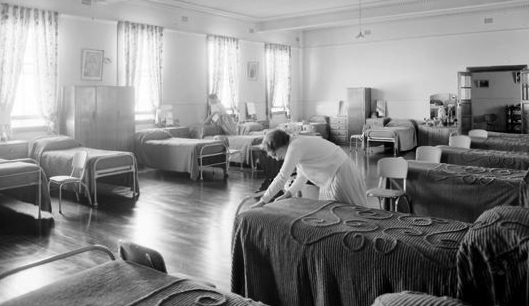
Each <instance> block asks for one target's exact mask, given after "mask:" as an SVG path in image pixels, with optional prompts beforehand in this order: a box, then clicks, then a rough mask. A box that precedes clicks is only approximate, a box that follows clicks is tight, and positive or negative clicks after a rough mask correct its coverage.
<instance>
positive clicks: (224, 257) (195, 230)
mask: <svg viewBox="0 0 529 306" xmlns="http://www.w3.org/2000/svg"><path fill="white" fill-rule="evenodd" d="M344 150H346V151H348V150H349V148H345V147H344ZM391 151H392V150H391V148H389V149H386V150H385V151H383V152H379V153H372V154H369V155H368V156H366V155H365V154H364V153H363V152H353V153H352V154H350V156H351V158H352V159H353V160H354V161H355V162H356V163H357V165H358V168H359V170H360V171H362V172H363V174H364V177H365V179H366V187H367V188H372V187H374V186H375V185H376V184H377V177H376V175H377V174H376V162H377V161H378V159H379V158H381V157H385V156H391V154H392V153H391ZM402 156H404V157H405V158H406V159H412V158H414V152H413V151H411V152H405V153H404V154H403V155H402ZM263 180H264V175H263V173H262V172H260V171H255V172H252V171H251V170H250V169H248V168H246V169H244V170H243V171H241V170H240V169H239V167H237V166H232V167H230V171H229V177H228V178H227V179H224V178H223V177H222V172H221V171H220V170H215V171H211V170H209V171H208V170H206V172H205V177H204V180H202V181H200V180H199V181H192V180H190V179H189V175H187V174H181V173H173V172H164V171H159V170H153V169H148V168H145V169H141V170H140V172H139V183H140V189H141V194H140V196H139V197H138V199H137V200H135V201H134V200H132V199H131V197H130V194H128V193H127V192H125V193H124V194H123V195H122V194H119V192H120V191H119V190H118V191H117V194H116V192H115V191H114V192H110V191H108V192H107V194H106V195H104V196H102V197H100V200H99V202H100V205H99V208H98V209H91V208H90V207H89V206H88V205H87V204H86V203H87V201H86V200H85V199H81V203H78V202H77V201H76V199H75V196H73V195H72V194H66V195H65V196H64V197H65V198H63V208H62V211H63V213H62V214H59V213H58V193H57V191H55V190H53V191H52V205H53V209H54V212H53V218H54V224H53V226H52V227H50V226H49V225H48V224H42V226H41V228H40V231H38V226H37V224H35V222H34V221H33V219H31V218H24V217H23V216H21V215H20V214H19V213H15V212H12V211H1V212H0V213H1V214H2V218H1V219H0V273H1V272H2V271H6V270H9V269H12V268H14V267H17V266H20V265H24V264H27V263H30V262H32V261H36V260H39V259H43V258H46V257H49V256H53V255H57V254H61V253H64V252H68V251H71V250H74V249H76V248H80V247H84V246H87V245H92V244H100V245H104V246H106V247H108V248H109V249H110V250H111V251H112V252H113V253H114V254H116V255H117V250H118V248H117V246H118V241H119V240H122V239H123V240H129V241H133V242H136V243H138V244H141V245H144V246H147V247H150V248H153V249H155V250H157V251H159V252H160V253H161V254H162V255H163V256H164V258H165V260H166V264H167V268H168V271H169V273H172V272H173V273H183V274H187V275H189V276H190V277H193V278H199V279H203V280H205V281H208V282H211V283H214V284H215V285H216V286H217V287H218V288H219V289H221V290H226V291H229V288H230V266H231V260H230V250H231V235H232V227H233V221H234V215H235V212H236V209H237V207H238V205H239V203H240V202H241V199H243V198H244V197H245V196H247V195H250V194H252V193H253V192H255V191H256V190H258V189H259V187H260V185H261V183H262V181H263ZM2 202H3V203H2ZM9 202H10V200H9V199H6V198H5V197H4V198H2V199H0V203H2V204H6V203H7V204H10V203H9ZM369 205H370V206H372V207H378V202H376V200H375V199H370V200H369ZM24 207H26V208H27V207H29V208H31V209H34V207H31V206H30V205H27V204H24ZM107 258H108V257H106V256H104V255H102V254H98V253H85V254H81V255H78V256H76V257H73V258H71V259H67V260H63V261H61V262H59V263H53V264H48V265H45V266H43V267H39V268H34V269H31V270H28V271H25V272H21V273H17V274H15V275H13V276H9V277H7V278H5V279H2V280H0V303H1V302H2V301H4V300H6V299H9V298H12V297H14V296H18V295H20V294H23V293H25V292H28V291H30V290H33V289H36V288H39V287H41V286H43V285H45V284H48V283H51V282H54V281H56V280H58V279H60V278H61V277H64V276H68V275H71V274H73V273H75V272H77V271H80V270H83V269H86V268H89V267H92V266H94V265H97V264H99V263H102V262H104V261H106V260H108V259H107Z"/></svg>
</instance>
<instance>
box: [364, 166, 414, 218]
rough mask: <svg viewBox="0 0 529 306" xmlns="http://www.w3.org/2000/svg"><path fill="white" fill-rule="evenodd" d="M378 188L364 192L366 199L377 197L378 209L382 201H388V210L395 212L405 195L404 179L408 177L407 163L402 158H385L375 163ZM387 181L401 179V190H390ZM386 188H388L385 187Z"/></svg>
mask: <svg viewBox="0 0 529 306" xmlns="http://www.w3.org/2000/svg"><path fill="white" fill-rule="evenodd" d="M377 174H378V178H379V179H378V187H377V188H373V189H369V190H368V191H367V192H366V195H367V196H368V197H377V198H378V203H379V205H380V209H382V199H389V200H390V207H389V209H390V210H394V211H397V208H398V204H399V200H400V198H401V197H402V196H405V195H406V177H407V176H408V161H406V160H405V159H404V158H402V157H385V158H381V159H379V160H378V163H377ZM388 179H402V186H403V188H402V189H391V186H389V182H388ZM386 186H388V187H386Z"/></svg>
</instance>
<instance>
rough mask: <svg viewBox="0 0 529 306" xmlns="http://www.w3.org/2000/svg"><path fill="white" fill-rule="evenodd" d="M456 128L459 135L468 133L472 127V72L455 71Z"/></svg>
mask: <svg viewBox="0 0 529 306" xmlns="http://www.w3.org/2000/svg"><path fill="white" fill-rule="evenodd" d="M457 90H458V103H457V121H458V123H457V130H458V133H459V134H461V135H466V134H468V131H470V130H471V129H472V96H471V92H472V73H471V72H458V73H457Z"/></svg>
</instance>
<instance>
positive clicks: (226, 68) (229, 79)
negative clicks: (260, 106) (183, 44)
mask: <svg viewBox="0 0 529 306" xmlns="http://www.w3.org/2000/svg"><path fill="white" fill-rule="evenodd" d="M207 50H208V90H209V93H208V94H216V95H217V97H218V98H219V99H220V101H221V103H222V105H224V107H225V108H226V109H228V110H231V111H234V112H237V105H238V102H239V101H238V100H239V57H240V56H239V40H238V39H237V38H233V37H225V36H217V35H208V37H207ZM209 112H210V110H209V105H208V113H209Z"/></svg>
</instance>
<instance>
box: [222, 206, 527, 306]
mask: <svg viewBox="0 0 529 306" xmlns="http://www.w3.org/2000/svg"><path fill="white" fill-rule="evenodd" d="M241 210H242V211H243V212H242V213H240V214H238V215H237V216H236V218H235V223H234V234H233V241H232V278H231V280H232V291H233V292H234V293H237V294H240V295H243V296H246V297H249V298H252V299H254V300H261V301H263V302H265V303H268V304H271V305H289V306H296V305H303V306H305V305H320V306H327V305H333V306H334V305H355V306H368V305H372V303H373V302H374V301H375V298H376V297H377V296H379V295H380V294H384V293H391V292H400V291H404V290H406V291H419V292H424V293H427V294H431V295H436V296H451V297H463V298H464V300H465V301H469V302H475V301H477V300H479V301H480V302H481V303H473V304H471V305H493V304H494V305H518V304H516V303H513V302H514V301H518V302H520V301H521V300H520V298H521V297H525V298H526V295H527V286H528V278H527V256H526V255H524V254H526V253H525V251H521V252H519V251H517V250H518V249H516V247H520V250H526V246H527V227H526V226H524V224H526V223H527V222H528V220H529V210H527V209H524V208H521V207H508V206H501V207H495V208H493V209H491V210H489V211H487V212H485V213H483V214H482V215H481V216H480V218H479V219H478V220H477V221H476V222H475V223H473V224H471V223H465V222H460V221H455V220H446V219H439V218H428V217H418V216H413V215H409V214H403V213H398V212H389V211H383V210H378V209H370V208H366V207H361V206H355V205H346V204H340V203H336V202H329V201H317V200H309V199H303V198H290V199H287V200H282V201H278V202H274V203H271V204H269V205H267V206H265V207H263V208H256V209H248V210H245V209H241ZM493 233H494V234H493ZM524 236H525V237H524ZM512 237H520V238H519V239H516V238H515V239H511V238H512ZM521 241H523V243H522V242H521ZM497 245H501V248H500V249H497V248H495V247H494V246H497ZM502 250H515V251H514V252H503V251H502ZM502 269H507V270H502ZM498 271H505V272H506V273H504V274H500V273H497V272H498ZM514 271H516V272H517V271H520V272H519V273H514ZM511 272H512V273H511ZM476 277H477V278H476ZM490 280H493V282H494V283H493V284H494V286H495V288H491V287H492V286H491V284H490ZM494 289H496V290H498V291H497V292H496V294H495V296H494V293H493V292H494ZM481 291H485V292H481ZM491 295H492V296H491ZM491 298H496V299H497V300H496V301H495V303H494V302H493V301H494V300H489V299H491ZM524 300H526V299H524ZM499 301H501V302H499ZM521 304H523V303H521Z"/></svg>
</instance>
